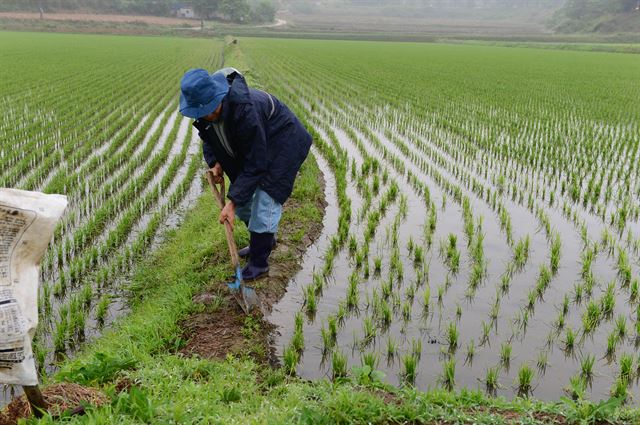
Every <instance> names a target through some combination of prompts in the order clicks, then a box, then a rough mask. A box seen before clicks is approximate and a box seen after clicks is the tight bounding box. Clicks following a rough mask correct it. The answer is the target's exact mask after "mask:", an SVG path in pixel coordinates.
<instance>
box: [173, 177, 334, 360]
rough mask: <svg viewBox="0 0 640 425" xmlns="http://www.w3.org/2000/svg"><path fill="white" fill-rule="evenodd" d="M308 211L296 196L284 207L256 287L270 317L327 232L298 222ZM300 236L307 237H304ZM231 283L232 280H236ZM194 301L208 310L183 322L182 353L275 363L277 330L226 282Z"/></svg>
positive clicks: (320, 200)
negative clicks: (240, 301)
mask: <svg viewBox="0 0 640 425" xmlns="http://www.w3.org/2000/svg"><path fill="white" fill-rule="evenodd" d="M317 178H318V184H319V186H320V188H321V190H320V192H321V193H324V187H325V182H324V178H323V175H322V172H321V171H318V177H317ZM315 206H316V208H317V209H318V210H319V211H320V212H321V213H322V214H321V215H324V210H325V207H326V201H325V200H324V196H319V197H318V199H317V200H316V205H315ZM304 208H308V206H305V205H304V204H303V203H302V202H300V201H297V200H295V199H293V198H290V199H289V200H288V201H287V202H286V204H285V205H284V211H283V220H282V221H281V224H280V230H279V232H278V246H277V247H276V249H275V250H274V251H273V252H272V254H271V257H270V259H269V263H270V267H271V270H270V272H269V276H268V277H266V278H264V279H261V280H260V281H258V282H256V284H255V288H256V291H257V292H258V295H259V296H260V299H261V301H262V303H263V307H264V310H265V314H267V313H268V312H270V311H271V308H272V306H273V305H274V304H275V303H276V302H277V301H279V300H280V299H281V298H282V297H283V296H284V294H285V292H286V291H287V285H288V284H289V281H290V280H291V278H292V277H293V276H294V275H295V273H296V272H297V271H298V270H300V268H301V260H302V257H303V255H304V253H305V251H306V250H307V248H308V247H309V246H310V245H311V244H312V243H313V242H314V241H315V240H316V239H317V238H318V237H319V236H320V234H321V232H322V221H320V222H311V223H308V224H306V225H302V224H299V223H298V221H297V220H296V217H298V215H299V212H298V211H301V210H302V209H304ZM287 216H288V217H289V218H287ZM300 234H303V235H304V236H303V237H302V238H300V237H299V235H300ZM229 280H233V279H232V277H231V276H230V277H229ZM221 299H222V303H221V305H220V300H221ZM194 302H195V303H196V304H201V305H203V309H202V310H203V311H202V312H199V313H196V314H193V315H191V316H190V317H188V318H187V319H185V320H183V321H182V322H181V323H180V326H181V327H182V329H183V330H184V333H183V340H184V341H187V342H186V344H185V346H184V347H183V349H182V350H181V351H182V352H183V353H184V354H186V355H197V356H199V357H203V358H208V359H224V358H225V356H226V355H227V354H229V353H231V354H237V355H250V356H252V357H253V358H254V359H255V360H256V361H257V362H260V363H274V362H275V350H274V349H273V347H272V345H273V344H272V335H271V334H272V331H273V330H274V326H273V325H272V324H271V323H269V322H267V321H265V320H263V317H262V316H261V315H260V314H257V313H254V315H252V316H245V315H244V313H243V312H242V310H241V309H240V307H239V306H238V305H237V304H236V302H235V301H234V300H233V298H232V297H231V296H230V295H229V293H228V289H227V287H226V282H212V284H211V285H210V286H209V288H208V289H207V290H205V291H204V292H202V293H201V294H198V295H197V296H196V297H194Z"/></svg>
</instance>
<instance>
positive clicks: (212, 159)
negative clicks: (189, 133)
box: [202, 140, 217, 168]
mask: <svg viewBox="0 0 640 425" xmlns="http://www.w3.org/2000/svg"><path fill="white" fill-rule="evenodd" d="M202 156H204V160H205V161H206V162H207V165H208V166H209V168H213V166H214V165H216V162H217V160H216V155H215V154H214V153H213V148H212V147H211V145H210V144H209V143H207V142H205V141H204V140H203V141H202Z"/></svg>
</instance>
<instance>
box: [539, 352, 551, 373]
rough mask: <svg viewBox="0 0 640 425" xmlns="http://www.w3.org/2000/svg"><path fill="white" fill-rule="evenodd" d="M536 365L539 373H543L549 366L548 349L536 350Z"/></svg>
mask: <svg viewBox="0 0 640 425" xmlns="http://www.w3.org/2000/svg"><path fill="white" fill-rule="evenodd" d="M536 366H537V367H538V372H540V374H544V373H545V372H546V370H547V368H548V367H549V352H548V351H540V352H538V358H537V360H536Z"/></svg>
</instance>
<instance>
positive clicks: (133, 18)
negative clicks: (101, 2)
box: [0, 12, 200, 26]
mask: <svg viewBox="0 0 640 425" xmlns="http://www.w3.org/2000/svg"><path fill="white" fill-rule="evenodd" d="M0 18H8V19H26V20H35V19H40V14H39V13H30V12H0ZM43 19H45V20H52V21H81V22H87V21H88V22H119V23H122V22H129V23H131V22H134V23H135V22H137V23H144V24H154V25H172V26H177V25H184V26H198V25H199V24H200V22H199V21H194V20H191V19H179V18H170V17H162V16H147V15H110V14H101V13H74V12H68V13H45V14H44V15H43Z"/></svg>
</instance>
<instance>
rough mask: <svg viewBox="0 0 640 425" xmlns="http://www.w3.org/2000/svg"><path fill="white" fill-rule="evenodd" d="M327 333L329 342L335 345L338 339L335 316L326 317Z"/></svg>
mask: <svg viewBox="0 0 640 425" xmlns="http://www.w3.org/2000/svg"><path fill="white" fill-rule="evenodd" d="M327 331H328V332H329V336H330V337H331V340H332V341H333V342H334V343H335V342H336V341H337V339H338V319H337V317H336V316H332V315H330V316H328V317H327Z"/></svg>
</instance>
